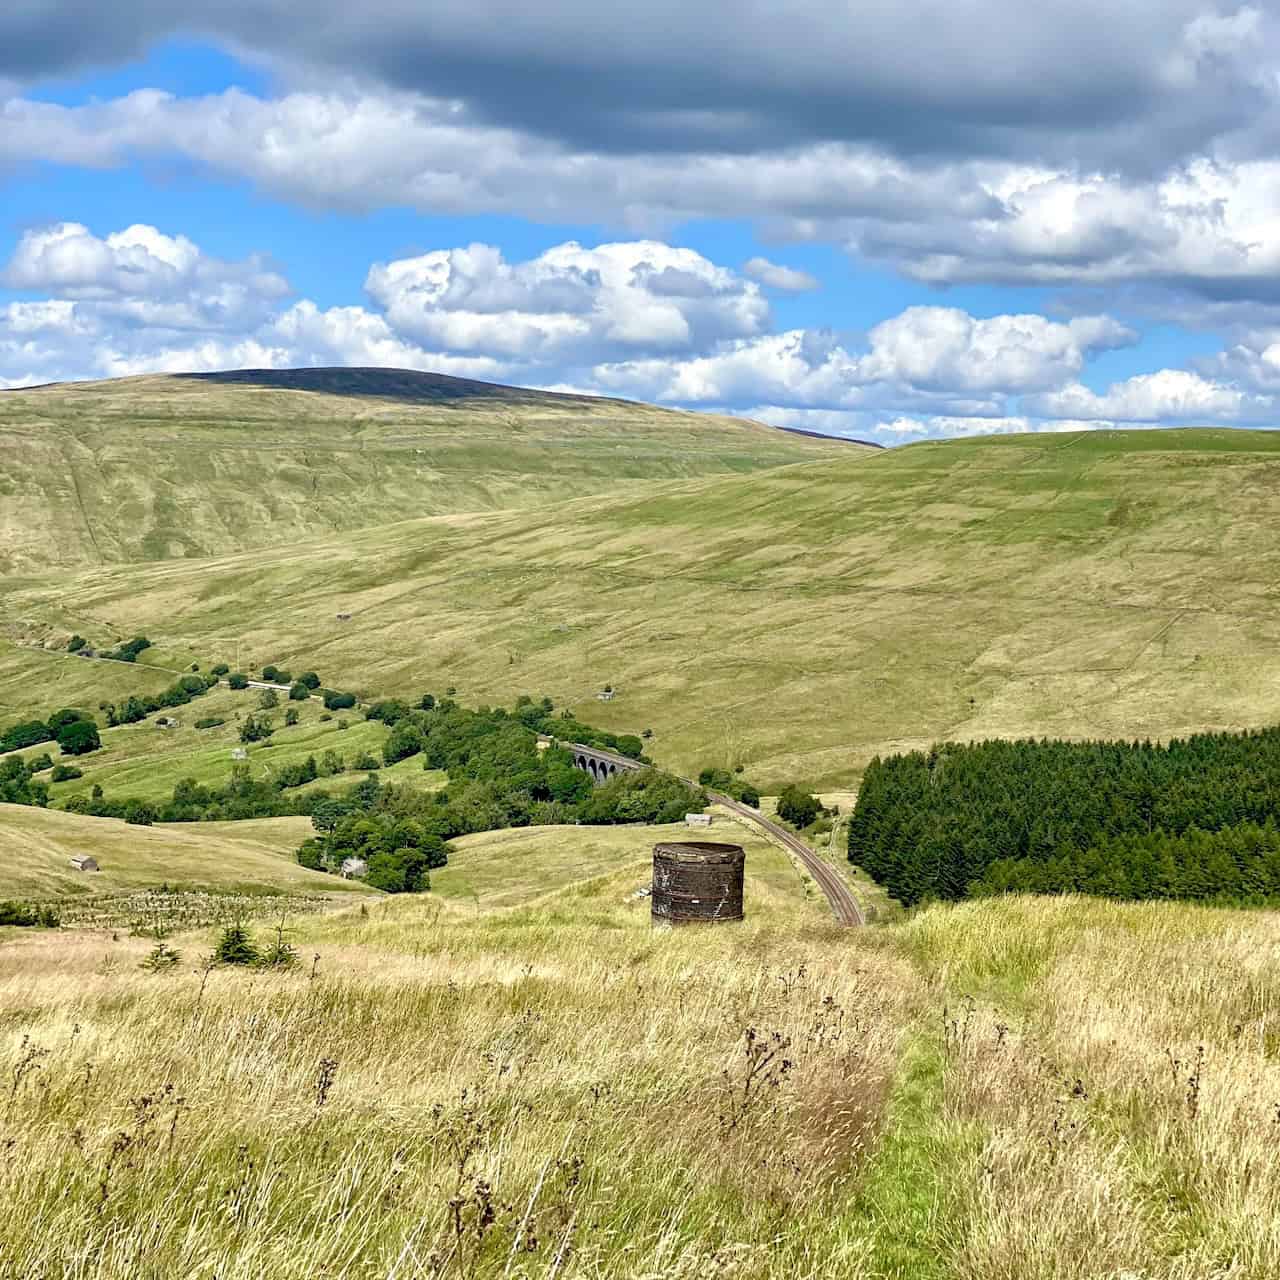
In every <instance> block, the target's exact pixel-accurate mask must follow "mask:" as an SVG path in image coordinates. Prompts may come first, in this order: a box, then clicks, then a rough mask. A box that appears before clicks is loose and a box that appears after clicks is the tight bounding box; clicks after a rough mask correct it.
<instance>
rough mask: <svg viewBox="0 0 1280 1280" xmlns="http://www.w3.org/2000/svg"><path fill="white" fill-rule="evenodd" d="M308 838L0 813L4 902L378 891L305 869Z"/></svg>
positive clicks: (228, 826)
mask: <svg viewBox="0 0 1280 1280" xmlns="http://www.w3.org/2000/svg"><path fill="white" fill-rule="evenodd" d="M310 830H311V824H310V822H309V821H308V820H307V819H306V818H262V819H256V820H253V821H249V822H234V823H230V822H209V823H199V824H196V823H184V824H180V825H173V826H161V827H137V826H129V825H128V824H126V823H124V822H120V821H118V820H115V819H111V818H88V817H84V816H82V815H80V814H74V813H59V812H56V811H53V810H48V809H34V808H26V807H23V806H20V805H0V898H23V899H51V898H60V897H64V896H68V895H70V896H78V895H86V894H103V893H121V892H127V891H129V890H134V889H150V888H157V887H159V886H160V885H164V884H167V885H169V886H170V887H171V888H173V889H198V890H213V891H226V892H235V893H246V892H248V893H253V892H282V893H299V894H316V893H334V892H343V893H346V892H373V891H372V890H366V889H364V886H362V885H353V883H352V882H349V881H345V880H340V879H338V878H336V877H334V876H328V875H323V874H321V873H320V872H318V871H307V870H306V869H305V868H303V867H300V866H298V864H297V862H296V860H295V859H294V856H293V852H294V850H295V849H296V848H297V847H298V845H299V843H301V841H302V840H303V839H304V838H305V837H306V836H307V835H308V834H310ZM75 854H89V855H91V856H93V857H94V858H96V859H97V860H98V863H99V865H100V867H101V870H100V871H98V872H96V873H85V872H81V871H76V870H74V869H73V868H72V867H71V865H70V859H71V858H72V856H73V855H75ZM0 1274H2V1273H0Z"/></svg>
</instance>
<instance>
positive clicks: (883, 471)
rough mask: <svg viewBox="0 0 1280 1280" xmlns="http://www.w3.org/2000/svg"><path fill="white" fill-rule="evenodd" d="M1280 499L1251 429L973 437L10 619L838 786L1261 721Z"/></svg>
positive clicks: (101, 574) (229, 567)
mask: <svg viewBox="0 0 1280 1280" xmlns="http://www.w3.org/2000/svg"><path fill="white" fill-rule="evenodd" d="M1277 493H1280V436H1277V435H1273V434H1268V433H1264V432H1233V431H1178V432H1167V431H1159V432H1095V433H1086V434H1080V435H1071V436H1062V435H1048V436H1046V435H1041V436H1027V437H1008V438H999V439H988V440H973V441H957V442H948V443H943V444H924V445H916V446H911V447H909V448H906V449H900V450H894V451H891V452H887V453H876V454H870V455H863V454H858V455H845V456H842V457H839V458H836V459H834V460H832V459H827V460H824V461H822V462H819V463H812V464H804V465H797V466H788V467H782V468H777V469H774V470H770V471H765V472H760V473H757V474H753V475H747V476H733V477H721V478H715V479H705V478H704V479H701V480H696V481H682V482H673V483H670V484H668V485H666V486H665V487H664V488H663V490H662V491H661V492H655V491H648V492H646V493H644V494H643V495H636V496H632V497H628V496H627V495H626V494H617V493H615V494H612V495H610V496H608V497H603V498H583V499H578V500H576V501H572V502H565V503H560V502H557V503H556V504H555V505H553V506H545V505H544V506H543V507H541V508H538V509H535V510H528V511H522V512H509V513H497V514H492V515H485V516H475V517H469V518H468V519H466V520H465V521H459V520H456V519H423V520H415V521H407V522H403V523H399V524H396V525H392V526H387V527H384V528H379V529H371V530H364V531H357V532H353V533H350V534H348V535H345V536H343V537H342V538H337V539H323V540H319V541H312V542H308V543H300V544H297V545H294V546H290V547H287V548H283V549H280V550H278V551H274V552H272V553H271V554H270V555H269V556H268V555H266V554H265V553H253V554H242V555H232V556H226V557H221V558H216V559H212V560H206V561H199V562H193V561H183V562H172V561H171V562H167V563H157V564H145V565H139V566H134V567H130V568H128V569H107V570H97V571H95V572H93V573H92V574H83V575H74V574H64V575H60V576H59V577H58V578H57V579H56V580H55V579H50V580H46V581H44V582H32V581H28V582H25V583H10V584H6V587H5V588H4V595H3V599H0V605H2V606H3V607H4V610H5V612H6V614H8V615H10V616H15V617H24V618H25V617H29V618H32V619H35V620H37V621H38V622H39V623H40V625H42V626H45V627H47V628H51V629H57V628H62V629H63V631H62V634H65V633H66V629H67V628H71V627H77V626H78V627H80V629H81V630H82V631H83V630H84V628H85V627H86V626H94V627H101V628H104V629H112V628H114V629H116V630H120V631H125V630H131V629H136V628H141V629H145V630H146V631H147V632H148V634H152V633H155V634H154V636H153V638H157V639H166V638H167V639H169V640H170V641H172V642H174V643H177V642H178V641H181V642H182V643H183V644H186V645H188V646H189V647H190V648H191V649H192V650H193V651H198V650H201V649H202V648H203V649H206V650H209V652H208V653H207V654H206V658H207V660H213V659H214V658H216V657H224V658H225V657H226V653H225V650H226V649H227V648H228V642H227V641H226V640H225V639H224V638H225V637H235V638H236V642H237V643H238V644H239V645H240V647H241V650H242V651H243V653H244V654H245V655H246V660H250V659H252V660H256V661H257V662H259V663H262V662H267V661H278V662H286V663H288V664H290V665H291V666H293V667H295V668H305V667H309V666H310V667H316V668H317V669H319V670H322V671H325V672H329V673H340V674H341V676H342V678H343V679H344V680H345V681H346V682H347V683H350V684H351V685H353V686H356V687H358V688H359V689H361V690H363V691H367V692H371V693H377V694H384V693H413V694H416V693H418V692H420V691H421V690H422V689H424V688H433V687H434V688H436V689H437V690H438V689H439V688H440V687H441V686H447V685H456V686H457V688H458V690H459V697H460V698H461V699H462V700H464V701H465V702H468V703H472V704H476V703H482V702H489V701H500V700H508V699H510V698H512V697H513V696H514V695H515V694H517V693H520V692H531V693H535V694H541V693H546V694H548V695H550V696H551V697H553V698H554V699H556V701H557V702H558V703H560V704H569V705H571V706H573V707H574V708H575V709H576V710H578V711H579V712H580V713H581V714H583V715H585V716H587V717H588V718H589V719H592V720H594V721H595V722H597V723H599V724H601V725H602V726H603V727H606V728H615V729H620V730H630V731H634V730H638V729H641V728H646V727H649V728H652V729H653V730H654V731H655V737H654V740H653V742H652V744H651V750H652V753H653V754H654V756H655V757H656V758H657V759H658V760H660V761H661V762H662V763H664V764H667V765H670V766H674V767H676V768H679V769H682V770H683V769H691V768H696V767H698V766H701V765H704V764H708V763H736V762H741V763H745V764H746V766H747V768H748V770H749V772H750V774H751V775H752V776H754V777H756V778H757V779H758V781H759V782H760V783H762V784H763V785H764V786H765V787H766V788H767V789H769V788H772V787H773V786H774V785H776V784H780V783H782V782H784V781H789V780H792V779H797V780H801V781H804V782H808V783H810V784H813V785H820V786H824V787H827V788H842V787H848V786H849V785H850V784H852V783H854V782H856V779H857V777H858V775H859V772H860V770H861V767H862V766H863V764H864V763H865V762H866V761H867V760H868V759H869V758H870V757H871V756H872V755H874V754H876V753H878V752H885V751H892V750H897V749H902V748H909V747H915V746H919V745H922V744H927V743H929V742H930V741H932V740H934V739H936V738H941V737H950V738H956V739H967V738H974V737H984V736H991V735H1009V734H1013V735H1021V734H1060V735H1064V736H1076V737H1078V736H1120V737H1147V736H1151V737H1165V736H1169V735H1174V734H1179V733H1185V732H1189V731H1193V730H1195V729H1200V728H1206V727H1215V728H1240V727H1246V726H1252V725H1259V724H1265V723H1269V722H1274V721H1275V720H1276V719H1277V717H1280V546H1278V545H1277V543H1276V540H1275V538H1274V536H1273V531H1274V528H1275V522H1276V517H1277V509H1276V507H1277V497H1276V495H1277ZM339 612H349V613H350V614H351V615H352V616H351V618H350V620H349V621H340V620H338V619H337V618H336V614H338V613H339ZM85 634H89V633H88V632H87V631H86V632H85ZM227 660H229V659H227ZM47 661H48V662H49V663H50V664H52V662H53V660H52V659H47ZM50 669H52V665H51V666H50ZM28 679H30V677H28ZM605 683H611V684H612V685H613V686H614V688H615V690H616V694H615V697H614V699H613V701H612V702H609V703H596V702H595V701H594V700H593V694H594V693H595V691H597V690H598V689H600V688H601V687H602V686H603V685H604V684H605ZM5 697H6V700H9V701H12V699H13V694H12V692H11V691H7V692H6V693H5Z"/></svg>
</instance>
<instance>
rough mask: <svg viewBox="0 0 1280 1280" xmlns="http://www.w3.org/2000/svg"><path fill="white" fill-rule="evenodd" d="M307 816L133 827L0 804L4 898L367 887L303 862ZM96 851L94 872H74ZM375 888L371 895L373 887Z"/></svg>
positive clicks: (321, 890)
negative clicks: (79, 860)
mask: <svg viewBox="0 0 1280 1280" xmlns="http://www.w3.org/2000/svg"><path fill="white" fill-rule="evenodd" d="M309 831H310V823H309V822H308V821H307V819H305V818H300V819H299V818H266V819H260V820H257V821H252V822H237V823H221V822H215V823H207V824H204V823H202V824H183V825H181V826H171V827H131V826H128V825H127V824H126V823H123V822H118V821H115V820H113V819H110V818H86V817H82V816H80V815H79V814H74V813H58V812H54V811H52V810H47V809H31V808H25V807H21V806H18V805H0V898H7V897H19V898H32V897H34V898H40V897H57V896H62V895H65V894H85V893H107V892H112V891H117V890H127V889H141V888H150V887H153V886H156V885H160V884H164V883H168V884H169V885H170V886H172V887H175V888H177V887H181V888H201V889H227V890H233V889H234V890H246V889H247V890H268V889H276V890H280V891H282V892H292V893H332V892H338V891H341V892H349V891H352V890H353V887H354V889H355V890H357V891H358V890H360V889H362V888H363V886H359V885H355V886H353V884H352V883H351V882H349V881H345V880H339V879H337V878H336V877H334V876H326V875H322V874H320V873H319V872H314V871H307V870H305V869H304V868H303V867H300V866H298V864H297V862H296V861H294V858H293V850H294V849H296V848H297V846H298V844H299V842H300V841H301V840H302V839H304V838H305V836H306V835H307V834H308V832H309ZM81 853H83V854H91V855H92V856H93V857H95V858H97V859H98V862H99V864H100V866H101V870H100V871H99V872H98V873H97V874H96V875H87V874H85V873H83V872H79V871H74V870H73V869H72V868H71V866H70V865H69V859H70V858H71V857H72V855H74V854H81ZM369 892H372V891H371V890H370V891H369Z"/></svg>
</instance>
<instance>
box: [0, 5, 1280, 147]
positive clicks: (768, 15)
mask: <svg viewBox="0 0 1280 1280" xmlns="http://www.w3.org/2000/svg"><path fill="white" fill-rule="evenodd" d="M175 35H186V36H197V37H199V36H202V35H203V36H208V37H211V38H213V39H215V40H219V41H221V42H223V43H226V44H230V45H232V46H234V47H236V48H237V49H238V50H240V51H241V53H242V54H244V55H246V56H250V57H258V58H261V59H264V60H267V61H269V62H271V63H272V64H273V65H274V66H276V67H277V68H278V69H280V70H281V71H282V72H283V73H284V74H286V75H288V74H298V73H305V72H306V70H307V69H308V68H309V69H311V70H316V69H320V68H325V69H327V70H328V71H329V73H330V74H333V73H337V74H339V75H340V76H341V77H343V78H349V79H351V80H353V81H354V82H360V81H363V82H364V83H366V84H376V85H382V86H387V87H391V88H394V89H399V90H405V91H408V92H411V93H419V94H425V95H428V96H431V97H444V98H451V99H456V100H458V101H460V102H462V103H464V104H466V106H467V108H468V110H469V111H470V112H471V113H472V115H473V116H474V118H476V119H477V120H481V121H488V122H491V123H495V124H498V125H501V126H504V127H514V128H518V129H520V130H521V131H525V132H533V133H536V134H538V135H540V136H542V137H544V138H548V139H554V140H557V141H560V142H566V143H568V144H570V145H572V146H576V147H585V148H588V149H591V150H597V151H617V152H623V153H631V154H635V153H641V152H655V151H675V152H689V151H707V152H720V153H737V154H746V153H754V152H758V151H760V150H762V149H766V148H778V147H786V146H792V145H807V144H813V143H817V142H823V141H845V142H865V143H870V144H873V145H877V146H883V147H885V148H887V149H888V150H890V151H892V152H894V153H896V154H900V155H935V156H936V155H964V156H974V155H987V156H1004V157H1021V158H1030V157H1034V158H1036V159H1039V160H1042V161H1046V162H1051V163H1057V164H1072V165H1081V166H1084V167H1088V168H1093V167H1100V168H1106V169H1111V168H1125V169H1128V170H1130V171H1134V172H1150V171H1151V170H1152V169H1153V168H1155V169H1158V168H1161V167H1164V166H1166V165H1168V164H1169V163H1172V162H1174V161H1175V160H1176V159H1177V158H1179V157H1182V156H1185V155H1186V154H1189V153H1192V152H1195V151H1197V150H1202V149H1204V148H1206V147H1208V146H1209V145H1210V143H1212V142H1213V141H1214V140H1215V139H1219V138H1224V137H1229V136H1231V135H1233V134H1234V133H1236V132H1237V131H1239V130H1241V129H1243V128H1245V127H1246V126H1249V127H1254V126H1255V125H1256V123H1257V122H1258V121H1259V120H1260V119H1261V118H1263V117H1265V116H1267V115H1268V113H1269V112H1270V111H1271V108H1272V107H1273V105H1274V95H1275V84H1274V78H1273V77H1271V76H1269V74H1268V72H1269V70H1270V69H1273V68H1274V62H1275V55H1276V41H1275V32H1274V29H1273V25H1272V23H1271V21H1270V19H1269V17H1267V16H1265V15H1264V14H1263V13H1262V12H1261V11H1258V10H1253V9H1249V8H1237V9H1235V10H1232V9H1230V8H1219V7H1218V6H1215V5H1213V4H1211V3H1205V0H1058V3H1055V4H1052V5H1027V4H1025V3H1022V2H1021V0H974V2H973V3H970V4H965V5H938V4H932V3H925V2H924V0H915V3H910V4H902V3H892V2H891V0H867V2H865V3H860V4H857V5H850V4H848V3H847V2H846V0H797V2H796V3H792V4H787V5H779V4H777V3H775V2H774V0H702V2H701V3H698V4H689V3H688V2H687V0H649V3H646V4H643V5H602V4H599V3H598V0H548V2H547V3H544V4H534V5H531V4H529V3H528V2H527V0H485V3H482V4H477V3H475V0H433V2H432V3H431V4H430V5H423V4H421V3H420V2H419V0H365V2H364V3H363V4H361V5H359V6H356V5H352V4H350V3H349V2H348V0H312V2H311V3H310V4H309V5H307V6H306V11H305V18H304V19H301V20H300V14H299V9H298V6H297V3H296V0H190V2H189V3H187V4H185V5H183V6H174V5H171V4H168V3H162V0H122V3H121V4H117V5H110V6H108V5H103V4H101V3H99V0H25V2H24V3H19V4H18V5H17V6H16V7H15V6H13V5H10V6H7V7H6V9H5V10H3V11H0V76H10V77H16V78H30V77H33V76H40V75H49V74H55V73H60V72H65V71H67V70H72V69H80V68H83V67H85V66H89V65H95V64H101V63H103V62H106V61H119V60H121V59H124V58H128V57H133V56H137V54H138V53H139V52H141V51H142V50H144V49H145V48H146V47H147V46H148V45H149V44H150V43H152V42H154V41H156V40H159V39H161V38H164V37H169V36H175Z"/></svg>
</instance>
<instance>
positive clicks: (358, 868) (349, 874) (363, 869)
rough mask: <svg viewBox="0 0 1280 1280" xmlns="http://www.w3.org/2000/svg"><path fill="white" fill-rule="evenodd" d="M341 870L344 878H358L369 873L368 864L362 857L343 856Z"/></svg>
mask: <svg viewBox="0 0 1280 1280" xmlns="http://www.w3.org/2000/svg"><path fill="white" fill-rule="evenodd" d="M341 872H342V878H343V879H344V880H359V879H362V878H363V877H364V876H367V875H368V874H369V864H368V863H367V862H366V861H365V860H364V859H363V858H343V860H342V867H341Z"/></svg>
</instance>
